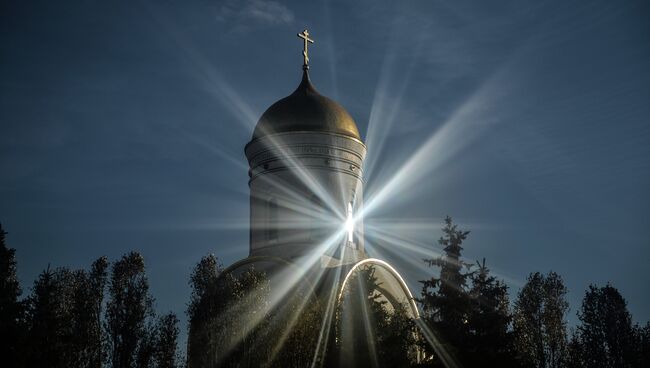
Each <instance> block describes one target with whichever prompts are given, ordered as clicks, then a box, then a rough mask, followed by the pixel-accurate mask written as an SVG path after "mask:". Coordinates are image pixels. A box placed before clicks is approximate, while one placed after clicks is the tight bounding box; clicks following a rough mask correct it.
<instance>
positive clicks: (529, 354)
mask: <svg viewBox="0 0 650 368" xmlns="http://www.w3.org/2000/svg"><path fill="white" fill-rule="evenodd" d="M566 293H567V290H566V287H565V286H564V282H563V281H562V278H561V277H560V276H559V275H558V274H556V273H555V272H549V273H548V275H546V276H544V275H542V274H540V273H539V272H536V273H534V274H530V275H529V276H528V280H527V282H526V284H525V285H524V287H523V288H522V289H521V291H520V292H519V296H518V298H517V301H516V302H515V308H514V316H513V319H514V326H513V333H514V347H515V349H516V352H517V355H518V358H519V360H520V362H521V363H522V364H523V365H524V366H529V367H538V368H545V367H562V366H564V364H565V362H566V358H567V333H566V319H565V316H566V312H567V310H568V308H569V305H568V303H567V302H566V299H565V296H566Z"/></svg>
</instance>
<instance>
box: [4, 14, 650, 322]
mask: <svg viewBox="0 0 650 368" xmlns="http://www.w3.org/2000/svg"><path fill="white" fill-rule="evenodd" d="M1 7H2V8H1V9H2V10H1V11H0V20H1V23H2V29H3V31H2V32H1V33H0V44H1V45H2V46H1V48H2V51H3V52H2V55H3V56H2V58H0V73H1V74H0V76H1V78H0V81H1V82H0V123H1V124H2V127H1V128H2V134H1V135H0V152H1V154H0V170H1V172H2V173H3V175H2V176H1V177H0V190H1V191H2V196H1V197H2V200H0V222H1V223H2V225H3V227H4V229H5V230H6V231H7V232H8V233H9V235H8V236H7V242H8V245H9V246H10V247H13V248H16V249H17V260H18V272H19V276H20V281H21V285H22V287H23V295H27V294H28V293H29V288H30V287H31V285H32V282H33V280H34V279H35V278H36V276H37V275H38V273H39V272H41V271H42V270H43V269H45V268H46V267H47V266H48V264H51V265H52V267H56V266H69V267H72V268H87V267H88V266H89V265H90V263H91V262H92V261H93V260H94V259H96V258H97V257H99V256H102V255H107V256H108V257H109V258H110V259H111V260H112V261H115V260H117V259H118V258H119V257H120V256H121V255H122V254H124V253H126V252H128V251H129V250H137V251H140V252H142V254H143V255H144V256H145V260H146V264H147V274H148V276H149V280H150V283H151V289H152V294H153V295H154V296H155V297H156V300H157V307H156V309H157V310H158V311H160V312H166V311H169V310H171V311H173V312H175V313H176V314H177V315H178V316H179V318H180V319H181V321H182V323H181V326H182V328H183V329H184V328H185V323H184V311H185V307H186V303H187V301H188V299H189V289H188V287H187V283H188V278H189V274H190V271H191V269H192V267H193V266H194V264H196V262H198V260H199V259H200V258H201V257H202V256H203V255H206V254H208V253H214V254H215V255H216V256H218V257H219V258H220V259H221V260H222V262H223V263H224V265H226V266H227V265H229V264H230V263H232V262H234V261H236V260H238V259H241V258H243V257H245V256H246V255H247V254H248V225H247V224H248V187H247V181H248V176H247V164H246V159H245V157H244V154H243V147H244V145H245V144H246V143H247V142H248V141H249V140H250V138H251V134H252V129H253V127H254V125H255V123H256V120H257V119H258V118H259V116H260V115H261V114H262V113H263V111H264V110H265V109H266V108H267V107H268V106H270V105H271V104H272V103H273V102H275V101H277V100H278V99H280V98H282V97H284V96H286V95H288V94H289V93H291V91H292V90H293V89H294V88H295V87H296V86H297V85H298V82H299V81H300V75H301V69H300V68H301V64H302V57H301V55H300V49H301V44H300V41H299V40H298V39H297V38H296V33H297V32H299V31H301V30H302V29H304V28H305V27H308V28H309V30H310V33H311V34H312V36H313V38H314V39H315V40H316V43H315V44H314V45H313V46H311V47H310V59H311V65H312V66H311V70H310V74H311V78H312V80H313V82H314V84H315V86H316V88H318V90H319V91H320V92H321V93H323V94H324V95H326V96H329V97H331V98H332V99H334V100H336V101H338V102H339V103H341V104H342V105H343V106H345V107H346V108H347V109H348V111H349V112H350V114H351V115H352V116H353V117H354V119H355V120H356V123H357V125H358V126H359V128H360V130H361V134H362V137H363V138H364V140H365V141H366V143H367V144H368V149H369V154H368V161H367V162H366V166H367V168H368V171H367V172H366V185H367V190H366V193H367V196H368V197H372V196H373V195H377V194H378V193H381V192H382V188H384V187H385V186H387V185H388V184H389V183H394V184H395V190H394V191H391V192H390V193H389V194H390V195H388V196H386V198H384V199H382V205H381V206H379V208H378V209H377V211H376V212H374V213H373V214H372V215H370V216H369V217H368V218H367V219H366V222H367V224H368V226H369V227H372V226H375V227H382V226H387V224H389V225H390V227H389V228H390V231H391V232H394V233H395V234H396V237H398V238H399V239H400V241H402V242H407V243H409V244H411V245H412V246H413V249H415V250H413V249H411V250H404V249H402V248H399V247H398V246H396V245H394V244H389V243H390V242H388V241H386V242H385V243H386V244H378V243H376V242H375V244H376V245H375V252H381V255H382V256H383V258H386V259H390V260H391V262H394V263H395V264H397V265H399V266H401V268H402V269H403V270H404V274H405V276H406V278H407V281H408V283H409V284H410V285H411V287H412V288H413V290H414V291H416V290H419V288H418V287H417V285H418V284H417V281H418V280H420V276H419V275H421V274H422V272H427V270H426V268H425V266H424V264H422V262H421V261H420V259H421V258H422V254H421V252H422V251H423V250H427V249H435V250H437V251H438V252H439V251H440V248H439V247H438V246H437V245H436V240H437V238H438V237H439V236H440V228H441V226H442V220H443V218H444V216H445V215H450V216H452V217H453V218H454V220H455V221H456V222H458V223H459V224H460V226H461V227H462V228H466V229H468V230H471V231H472V233H471V234H470V236H469V238H468V240H467V242H466V244H465V250H464V253H463V254H464V257H465V258H466V259H467V260H468V261H470V262H473V261H474V260H479V259H482V258H484V257H485V258H486V259H487V265H488V267H490V268H491V269H492V270H493V271H494V273H495V274H496V275H497V276H498V277H500V278H503V279H504V280H505V281H506V282H507V283H508V285H509V287H510V295H511V299H514V296H515V295H516V292H517V291H518V289H519V287H521V285H523V283H524V282H525V278H526V276H527V275H528V273H530V272H534V271H540V272H544V273H546V272H547V271H550V270H553V271H556V272H557V273H559V274H560V275H561V276H562V277H563V278H564V279H565V282H566V285H567V287H568V289H569V296H568V300H569V302H570V304H571V310H570V312H569V316H568V317H569V323H570V324H571V325H573V324H575V322H576V317H575V312H576V310H577V308H578V307H579V305H580V302H581V299H582V297H583V295H584V291H585V289H586V288H587V286H588V285H589V284H591V283H594V284H597V285H600V286H602V285H605V284H606V283H607V282H611V283H612V285H613V286H615V287H616V288H618V289H619V290H620V291H621V293H622V295H623V296H624V297H625V298H626V300H627V302H628V306H629V310H630V312H631V313H632V315H633V317H634V321H635V322H640V323H644V322H646V321H648V320H650V293H649V292H648V291H650V290H649V289H648V282H649V281H650V278H649V277H648V276H647V274H645V273H644V272H643V271H645V269H646V268H647V266H648V264H650V248H649V247H648V246H649V245H650V244H648V239H649V238H650V196H649V190H648V188H650V105H649V104H648V103H647V101H649V100H650V89H649V88H648V87H649V86H650V70H649V69H648V66H647V65H649V64H650V63H649V62H650V43H649V42H648V35H649V34H650V32H649V31H650V29H649V25H648V22H647V20H646V18H647V15H648V14H649V13H648V10H649V9H648V5H647V4H645V3H643V2H641V1H632V2H626V3H625V4H613V3H610V2H606V1H599V2H596V3H592V4H589V5H585V4H581V5H576V4H565V3H563V2H556V1H549V2H543V3H539V2H526V3H522V2H517V1H502V2H498V3H493V4H490V5H487V4H484V3H482V2H472V1H467V2H450V3H449V4H443V3H430V2H426V1H422V2H412V3H408V4H399V5H391V4H388V2H386V3H384V2H379V3H377V2H366V1H363V2H359V3H354V4H347V3H344V2H336V1H332V2H328V1H324V2H319V3H318V4H309V5H307V4H303V3H300V2H290V3H289V2H288V3H282V2H276V1H244V2H234V1H223V2H215V3H211V2H193V1H190V2H185V3H183V4H181V3H176V2H165V1H162V2H156V1H142V2H136V3H133V2H118V3H115V4H113V3H103V2H90V1H71V2H66V3H65V4H56V3H51V2H41V1H30V2H16V1H9V2H5V4H3V5H2V6H1ZM405 163H408V164H406V165H405ZM409 165H410V166H409ZM400 169H402V170H403V171H402V174H403V177H399V178H398V180H393V179H394V178H395V177H394V176H393V175H394V174H395V173H396V172H400ZM391 180H393V181H391ZM415 263H419V264H420V266H419V267H415V266H414V264H415Z"/></svg>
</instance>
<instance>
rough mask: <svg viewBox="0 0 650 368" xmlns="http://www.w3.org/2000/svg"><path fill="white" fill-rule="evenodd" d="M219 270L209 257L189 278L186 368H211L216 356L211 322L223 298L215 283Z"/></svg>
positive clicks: (215, 260)
mask: <svg viewBox="0 0 650 368" xmlns="http://www.w3.org/2000/svg"><path fill="white" fill-rule="evenodd" d="M222 271H223V267H222V266H221V265H220V264H219V261H218V259H217V257H215V256H214V255H212V254H210V255H208V256H205V257H203V258H201V260H200V261H199V262H198V263H197V265H196V266H195V267H194V270H193V271H192V275H191V276H190V282H189V283H190V286H191V288H192V293H191V297H190V303H189V305H188V308H187V316H188V319H189V331H188V340H187V365H188V366H189V367H191V368H194V367H196V368H198V367H211V366H213V365H214V363H213V360H214V359H215V355H216V351H215V348H216V345H217V343H216V342H215V341H214V334H215V331H213V330H212V329H211V327H212V325H213V324H214V321H213V319H214V318H215V316H217V315H219V312H220V311H221V310H222V309H223V304H222V303H224V302H225V301H224V298H225V295H224V293H223V289H222V288H221V287H220V286H221V285H219V284H218V283H217V279H218V277H219V275H220V274H221V272H222Z"/></svg>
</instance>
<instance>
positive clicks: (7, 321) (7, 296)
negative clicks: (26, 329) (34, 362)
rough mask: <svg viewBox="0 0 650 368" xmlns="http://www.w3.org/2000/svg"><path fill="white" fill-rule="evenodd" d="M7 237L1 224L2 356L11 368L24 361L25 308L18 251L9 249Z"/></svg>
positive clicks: (0, 292) (0, 342) (0, 304)
mask: <svg viewBox="0 0 650 368" xmlns="http://www.w3.org/2000/svg"><path fill="white" fill-rule="evenodd" d="M6 235H7V233H6V232H5V231H4V230H3V228H2V224H0V356H1V357H3V358H2V359H3V361H4V362H6V363H7V364H9V365H10V366H11V365H17V364H19V362H20V361H21V360H22V359H21V357H20V350H19V349H20V346H21V343H22V341H23V338H24V336H23V324H24V321H23V320H24V306H23V303H21V302H20V301H19V300H18V298H19V297H20V295H21V293H22V291H21V289H20V285H19V283H18V276H17V275H16V250H15V249H13V248H7V245H6V244H5V236H6Z"/></svg>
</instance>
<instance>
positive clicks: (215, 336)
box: [188, 256, 322, 367]
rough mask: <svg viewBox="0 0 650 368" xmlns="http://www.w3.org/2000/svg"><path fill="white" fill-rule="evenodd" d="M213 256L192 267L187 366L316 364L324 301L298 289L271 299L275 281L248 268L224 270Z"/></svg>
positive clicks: (262, 273) (285, 365)
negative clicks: (277, 300) (275, 300)
mask: <svg viewBox="0 0 650 368" xmlns="http://www.w3.org/2000/svg"><path fill="white" fill-rule="evenodd" d="M221 272H222V271H221V266H219V264H218V262H217V259H216V258H215V257H214V256H207V257H204V258H203V259H202V260H201V261H200V262H199V263H198V264H197V266H196V268H195V269H194V272H193V273H192V277H191V281H190V284H191V285H192V288H193V290H192V298H191V301H190V305H189V306H188V316H189V319H190V331H189V342H188V366H189V367H216V366H220V367H234V366H237V367H254V366H259V365H260V364H262V363H265V364H266V365H269V366H278V367H287V366H307V365H309V364H311V363H312V360H313V358H314V351H315V347H316V343H317V342H318V332H319V330H320V322H321V316H322V313H321V304H320V303H319V302H318V301H317V300H314V299H312V298H310V297H308V296H307V295H306V294H305V291H304V290H301V289H296V290H293V291H291V292H289V293H288V296H287V297H286V298H284V300H282V303H277V304H276V303H272V302H271V301H272V297H271V282H270V280H269V279H268V278H267V275H266V274H265V273H264V272H261V271H257V270H255V269H254V268H250V269H248V270H246V271H244V272H242V273H241V274H240V275H238V276H235V275H233V274H232V273H230V272H228V273H225V274H221Z"/></svg>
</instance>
